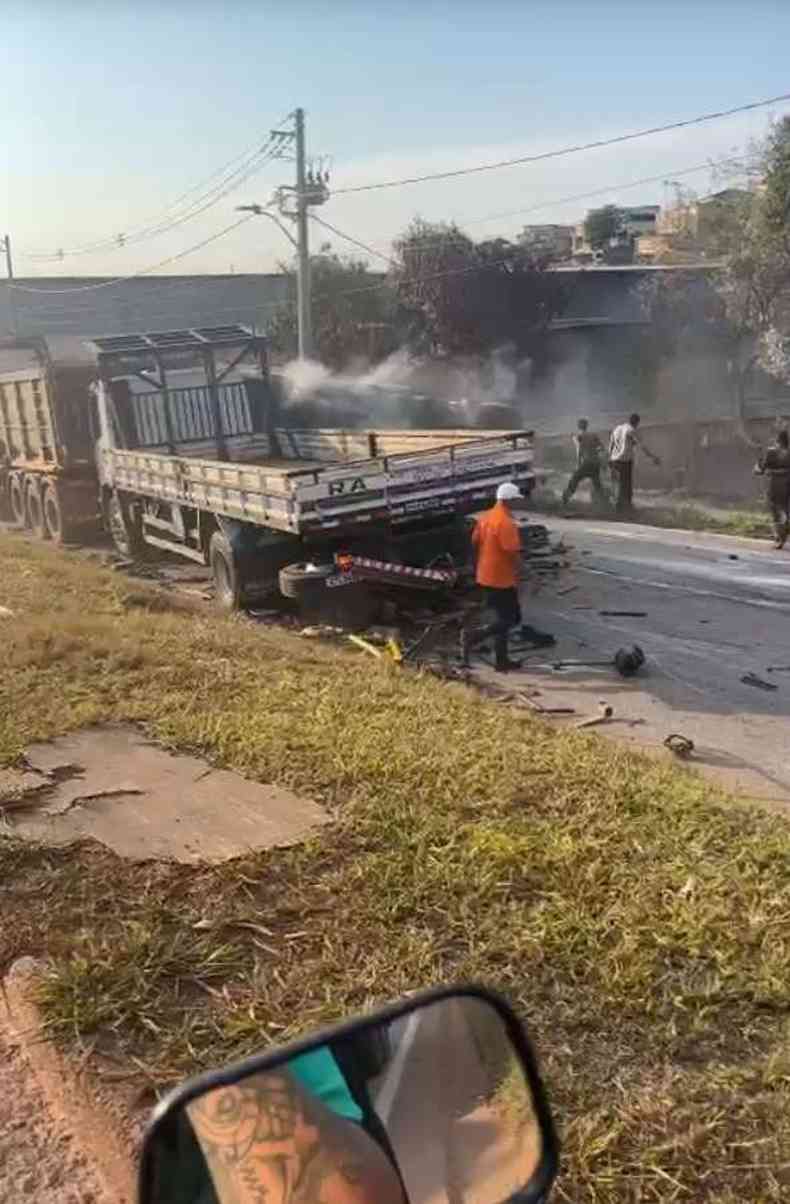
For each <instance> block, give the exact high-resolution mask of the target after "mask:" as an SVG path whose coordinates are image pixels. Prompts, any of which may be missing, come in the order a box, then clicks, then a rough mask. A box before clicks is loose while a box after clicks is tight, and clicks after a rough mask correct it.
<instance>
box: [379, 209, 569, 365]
mask: <svg viewBox="0 0 790 1204" xmlns="http://www.w3.org/2000/svg"><path fill="white" fill-rule="evenodd" d="M394 249H395V263H396V266H395V268H394V270H393V272H392V279H393V283H394V285H395V287H396V288H397V291H398V297H399V299H400V302H401V305H402V307H403V310H404V313H406V314H408V315H409V317H410V321H411V328H412V332H413V334H414V335H415V336H416V338H417V340H418V341H419V343H420V344H421V347H422V349H424V350H429V349H430V350H441V351H443V352H446V353H449V354H469V355H480V354H485V353H487V352H490V351H492V350H494V349H495V348H496V347H501V346H503V345H504V344H508V343H509V344H511V345H512V346H513V347H514V348H515V349H516V351H517V352H519V353H522V354H524V353H528V352H531V351H533V350H534V349H535V346H536V343H538V342H540V341H541V340H542V337H543V335H544V333H545V331H546V328H547V326H548V323H549V322H550V321H551V319H552V318H553V317H555V316H556V315H557V314H558V313H560V312H561V310H562V308H563V305H564V301H565V290H564V286H563V284H562V282H561V281H560V279H559V278H558V277H557V276H555V275H553V274H552V273H550V272H547V271H546V270H545V269H546V266H547V261H546V259H545V257H544V258H541V257H536V256H535V255H533V254H532V253H531V252H530V250H529V248H528V247H525V246H524V245H523V244H520V243H513V242H511V241H510V240H508V239H505V238H495V239H489V240H486V241H484V242H480V243H475V242H473V240H472V239H471V238H469V236H468V235H467V234H464V233H463V231H462V230H460V229H459V228H458V226H456V225H455V224H454V223H446V222H439V223H431V222H425V221H422V220H421V219H417V220H415V221H414V222H412V224H411V225H410V226H409V227H408V229H407V230H406V231H405V233H404V234H403V236H402V237H401V238H400V239H398V240H397V242H396V243H395V247H394Z"/></svg>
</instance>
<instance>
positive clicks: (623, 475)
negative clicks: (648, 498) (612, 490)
mask: <svg viewBox="0 0 790 1204" xmlns="http://www.w3.org/2000/svg"><path fill="white" fill-rule="evenodd" d="M611 469H612V479H613V481H614V483H615V485H616V486H617V498H616V501H615V506H616V507H617V509H618V510H620V511H625V510H630V509H631V508H632V507H633V504H634V462H633V460H612V462H611Z"/></svg>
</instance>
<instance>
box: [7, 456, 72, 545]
mask: <svg viewBox="0 0 790 1204" xmlns="http://www.w3.org/2000/svg"><path fill="white" fill-rule="evenodd" d="M8 501H9V506H10V510H11V518H12V521H13V522H14V523H15V524H16V526H17V527H21V528H23V529H24V530H26V531H30V532H32V534H33V535H35V536H36V537H37V538H38V539H51V540H52V542H53V543H56V544H62V543H65V542H66V541H67V540H68V538H69V534H70V530H69V526H68V521H67V515H66V500H65V496H64V493H63V490H62V488H61V487H59V486H58V484H57V482H56V481H52V480H49V481H42V480H41V478H39V477H35V476H27V477H26V476H25V475H24V474H23V473H13V474H12V475H11V478H10V480H9V484H8Z"/></svg>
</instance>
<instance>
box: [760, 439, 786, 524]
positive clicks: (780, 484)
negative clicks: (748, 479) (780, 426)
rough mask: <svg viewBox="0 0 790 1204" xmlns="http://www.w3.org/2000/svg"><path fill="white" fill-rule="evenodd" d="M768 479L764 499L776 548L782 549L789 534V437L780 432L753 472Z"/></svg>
mask: <svg viewBox="0 0 790 1204" xmlns="http://www.w3.org/2000/svg"><path fill="white" fill-rule="evenodd" d="M754 471H755V472H757V473H759V474H760V475H761V476H765V477H767V478H768V481H767V484H768V488H767V490H766V497H767V501H768V509H769V510H770V511H771V518H772V519H773V523H774V533H775V535H776V543H775V545H774V546H775V547H776V548H783V547H784V546H785V543H786V541H787V536H788V534H790V437H789V436H788V433H787V431H780V432H779V434H778V435H777V436H776V443H775V444H774V445H773V446H772V447H769V448H767V449H766V450H765V451H764V452H763V454H762V455H761V456H760V459H759V460H758V461H757V466H756V468H755V470H754Z"/></svg>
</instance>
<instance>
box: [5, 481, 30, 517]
mask: <svg viewBox="0 0 790 1204" xmlns="http://www.w3.org/2000/svg"><path fill="white" fill-rule="evenodd" d="M8 500H9V502H10V505H11V517H12V519H13V521H14V522H15V523H16V525H17V526H18V527H26V526H27V504H26V502H25V486H24V482H23V479H22V477H20V476H17V475H16V474H14V476H12V477H11V481H10V483H9V486H8Z"/></svg>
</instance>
